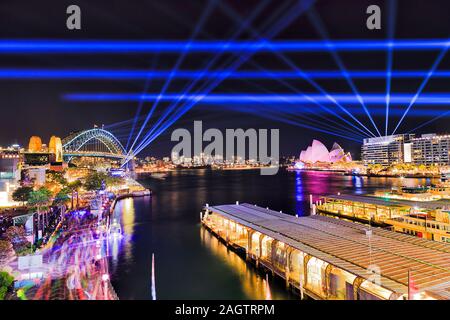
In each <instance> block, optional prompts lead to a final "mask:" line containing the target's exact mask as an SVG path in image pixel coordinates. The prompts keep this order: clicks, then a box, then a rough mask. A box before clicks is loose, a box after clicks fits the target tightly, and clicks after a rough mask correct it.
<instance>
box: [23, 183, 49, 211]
mask: <svg viewBox="0 0 450 320" xmlns="http://www.w3.org/2000/svg"><path fill="white" fill-rule="evenodd" d="M51 196H52V192H51V191H50V190H48V189H47V188H40V189H38V190H36V191H32V192H31V193H30V195H29V197H28V205H29V206H30V207H34V208H36V210H37V211H38V213H39V212H40V211H41V210H45V209H46V208H47V207H48V205H49V204H50V198H51Z"/></svg>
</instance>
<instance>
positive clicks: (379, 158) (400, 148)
mask: <svg viewBox="0 0 450 320" xmlns="http://www.w3.org/2000/svg"><path fill="white" fill-rule="evenodd" d="M413 137H414V135H412V134H396V135H391V136H383V137H376V138H367V139H364V141H363V145H362V148H361V158H362V161H363V163H364V164H365V165H369V164H381V165H383V166H390V165H393V164H398V163H404V162H411V139H412V138H413Z"/></svg>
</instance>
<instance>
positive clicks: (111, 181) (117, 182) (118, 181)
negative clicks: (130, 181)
mask: <svg viewBox="0 0 450 320" xmlns="http://www.w3.org/2000/svg"><path fill="white" fill-rule="evenodd" d="M105 183H106V185H107V186H108V187H117V186H121V185H123V184H124V183H125V179H123V178H121V177H111V176H107V177H106V179H105Z"/></svg>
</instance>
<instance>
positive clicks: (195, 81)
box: [138, 0, 270, 150]
mask: <svg viewBox="0 0 450 320" xmlns="http://www.w3.org/2000/svg"><path fill="white" fill-rule="evenodd" d="M268 4H269V1H267V0H266V1H263V2H261V3H260V4H259V5H258V6H257V7H256V9H255V10H253V11H252V14H251V15H250V16H249V17H248V18H247V19H246V21H245V22H244V24H243V25H241V26H239V28H238V29H237V30H236V31H235V32H234V34H233V36H232V37H231V39H230V40H229V41H228V42H229V43H231V42H232V41H233V40H234V39H235V38H237V37H238V36H239V35H240V33H241V32H242V30H244V28H243V27H244V26H245V25H247V24H249V23H251V21H252V20H253V19H255V18H256V17H257V16H258V14H259V13H260V11H262V10H263V9H264V8H265V7H266V6H267V5H268ZM269 19H270V18H269ZM221 53H222V52H219V53H218V54H216V55H215V57H214V58H213V59H211V60H209V62H208V64H207V65H206V67H205V68H204V69H203V71H202V72H207V71H208V69H209V68H211V67H212V66H213V64H214V63H215V62H216V61H217V59H218V58H219V57H220V54H221ZM200 79H202V77H201V75H200V76H199V77H197V78H196V79H195V80H194V81H192V82H191V83H190V85H189V86H187V87H186V88H185V89H184V93H183V94H185V93H187V92H189V90H191V89H192V88H193V86H194V85H195V84H196V83H197V82H198V81H199V80H200ZM179 101H180V100H177V101H175V102H174V103H172V104H171V105H170V106H169V107H168V108H167V109H166V112H165V113H164V114H163V115H162V116H161V117H160V118H159V120H158V122H157V123H156V124H155V125H154V126H153V127H152V129H151V130H149V132H148V133H147V134H146V135H145V137H144V139H143V140H142V141H141V142H140V144H139V146H138V148H139V150H142V147H143V146H144V147H145V146H146V145H148V143H147V140H148V139H149V137H151V135H152V134H153V133H154V132H155V130H156V128H158V127H159V126H162V125H163V124H164V121H165V119H166V118H167V117H168V116H169V114H170V113H171V112H172V111H173V110H174V109H175V108H176V107H177V105H178V103H179ZM187 110H188V109H186V112H187ZM172 123H173V122H172ZM157 132H158V135H159V134H160V133H161V132H162V131H157Z"/></svg>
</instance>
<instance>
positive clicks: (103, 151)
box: [62, 128, 127, 163]
mask: <svg viewBox="0 0 450 320" xmlns="http://www.w3.org/2000/svg"><path fill="white" fill-rule="evenodd" d="M62 148H63V155H64V159H65V160H66V161H70V160H71V159H73V158H75V157H96V158H108V159H116V160H121V162H123V163H124V162H125V161H126V159H127V152H126V150H125V148H124V147H123V145H122V144H121V143H120V141H119V140H118V139H117V138H116V137H115V136H114V135H113V134H112V133H111V132H109V131H107V130H105V129H102V128H93V129H88V130H82V131H77V132H73V133H71V134H70V135H68V136H67V137H65V138H64V139H63V140H62Z"/></svg>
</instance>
